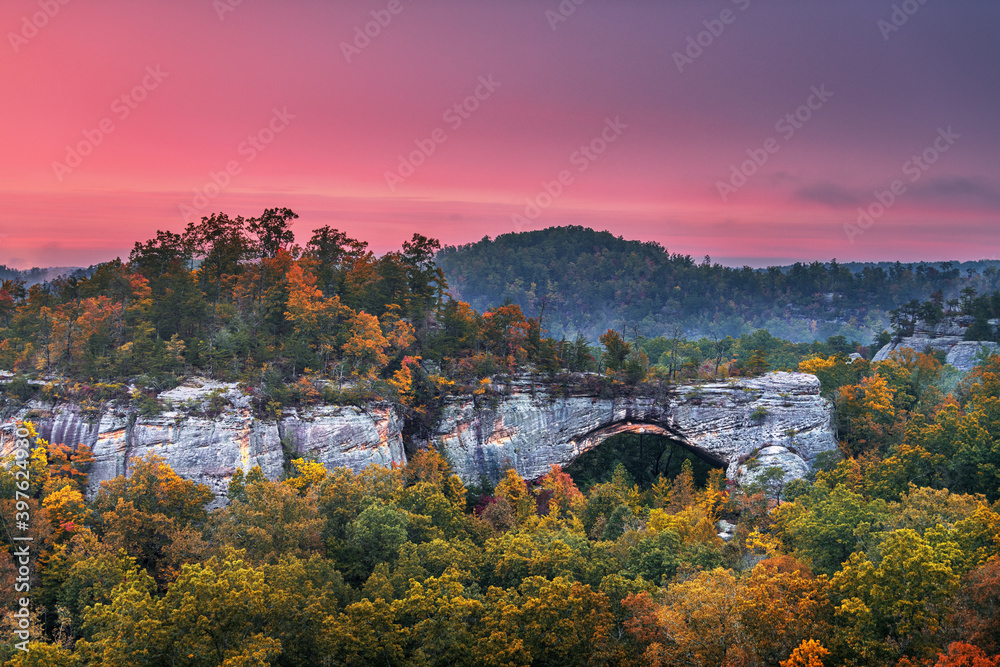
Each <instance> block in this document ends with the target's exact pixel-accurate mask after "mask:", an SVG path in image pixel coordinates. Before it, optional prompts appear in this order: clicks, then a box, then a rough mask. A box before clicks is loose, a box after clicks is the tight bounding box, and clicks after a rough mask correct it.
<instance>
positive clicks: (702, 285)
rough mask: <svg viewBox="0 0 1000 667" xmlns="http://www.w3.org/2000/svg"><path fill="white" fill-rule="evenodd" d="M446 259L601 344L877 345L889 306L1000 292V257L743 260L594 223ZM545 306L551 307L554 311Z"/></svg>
mask: <svg viewBox="0 0 1000 667" xmlns="http://www.w3.org/2000/svg"><path fill="white" fill-rule="evenodd" d="M436 261H437V263H438V265H439V266H440V267H441V268H442V269H443V270H444V272H445V275H446V277H447V279H448V284H449V288H450V291H451V293H452V295H453V296H454V297H455V298H458V299H461V300H464V301H467V302H469V303H470V305H472V306H473V307H474V308H476V309H478V310H485V309H486V308H489V307H490V306H493V305H498V304H502V303H504V302H505V301H509V302H511V303H515V304H517V305H519V306H520V307H521V308H522V309H523V310H524V311H525V313H526V314H528V315H539V314H543V315H544V322H543V325H544V326H545V327H546V328H547V329H548V330H549V331H550V332H551V333H552V334H553V335H555V336H556V337H560V336H563V335H565V336H567V337H573V336H575V335H577V334H582V335H584V336H585V337H587V338H589V339H591V340H596V338H597V336H599V335H600V334H601V333H603V332H604V331H605V330H607V329H609V328H614V329H617V330H619V331H622V330H625V331H626V333H629V334H630V335H633V334H639V335H644V336H657V335H664V334H668V333H670V332H671V331H672V330H674V329H677V328H679V329H680V331H681V332H682V333H684V334H686V335H688V336H698V335H708V336H711V335H721V336H725V335H740V334H741V333H747V332H751V331H754V330H756V329H761V328H766V329H768V331H770V332H771V333H772V334H773V335H775V336H779V337H782V338H785V339H787V340H792V341H796V342H804V341H811V340H825V339H826V338H828V337H829V336H834V335H843V336H845V337H847V338H848V339H849V340H850V339H853V340H858V341H860V342H863V343H864V342H868V341H870V340H872V339H873V338H874V337H875V336H877V335H878V334H879V333H881V332H882V331H883V330H884V329H887V328H888V324H889V323H888V311H890V310H892V309H894V308H896V307H898V306H899V305H900V304H901V303H904V302H906V301H909V300H911V299H921V300H923V299H926V298H927V297H928V296H929V295H930V294H931V293H932V292H936V291H941V292H943V293H944V294H945V297H946V298H950V297H953V296H957V295H958V293H959V292H960V291H961V289H962V288H964V287H967V286H973V287H974V288H976V289H978V290H979V291H980V292H986V291H992V290H995V289H997V288H1000V261H996V260H982V261H979V262H964V263H959V262H927V263H917V264H914V263H906V264H904V263H900V262H871V263H861V262H852V263H849V264H841V263H838V262H836V260H831V261H830V262H818V261H817V262H811V263H803V262H798V263H795V264H790V265H785V266H772V267H768V268H763V269H752V268H750V267H742V268H733V267H727V266H723V265H722V264H718V263H712V262H711V259H710V258H709V257H705V258H703V259H700V260H696V259H695V258H692V257H691V256H689V255H682V254H679V253H671V252H670V251H669V250H668V249H667V248H664V247H663V246H662V245H660V244H659V243H656V242H651V241H630V240H626V239H624V238H622V237H621V236H615V235H613V234H611V233H610V232H607V231H596V230H594V229H590V228H586V227H582V226H566V227H549V228H547V229H542V230H535V231H528V232H520V233H508V234H502V235H500V236H497V237H496V238H493V239H491V238H489V237H484V238H483V239H481V240H479V241H476V242H474V243H467V244H464V245H460V246H445V247H444V248H443V249H442V250H441V251H440V252H439V253H438V255H437V257H436ZM543 310H544V312H543Z"/></svg>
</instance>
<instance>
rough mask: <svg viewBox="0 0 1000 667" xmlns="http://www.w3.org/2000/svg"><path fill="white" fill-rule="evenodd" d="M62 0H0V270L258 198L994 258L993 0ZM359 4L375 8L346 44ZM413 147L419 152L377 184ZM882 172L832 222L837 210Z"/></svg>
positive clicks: (99, 254) (752, 252)
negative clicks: (821, 95)
mask: <svg viewBox="0 0 1000 667" xmlns="http://www.w3.org/2000/svg"><path fill="white" fill-rule="evenodd" d="M63 1H64V2H65V4H59V2H58V0H34V1H29V0H9V1H8V2H6V3H4V4H3V5H2V6H0V29H2V31H3V33H4V40H3V42H4V43H3V44H2V45H0V90H2V91H3V93H4V95H3V97H4V103H3V104H2V105H0V198H2V203H3V205H2V206H0V264H6V265H8V266H11V267H17V268H27V267H30V266H51V265H88V264H92V263H96V262H99V261H104V260H107V259H111V258H113V257H115V256H122V257H126V256H127V255H128V252H129V250H130V248H131V247H132V245H133V243H134V242H135V241H138V240H145V239H146V238H148V237H150V236H152V235H153V234H154V233H155V231H156V230H157V229H170V230H173V231H180V230H182V229H183V227H184V226H185V224H186V222H187V221H188V220H191V219H194V216H196V215H207V214H209V213H211V212H214V211H225V212H227V213H229V214H231V215H236V214H242V215H245V216H251V215H256V214H259V213H260V212H261V211H262V210H263V209H264V208H266V207H274V206H287V207H290V208H292V209H293V210H295V211H296V212H297V213H299V215H300V219H299V220H298V221H297V223H296V226H295V229H296V232H297V234H298V238H299V240H300V241H301V242H304V241H305V240H307V239H308V236H309V232H310V230H312V229H314V228H317V227H320V226H322V225H325V224H330V225H333V226H335V227H338V228H340V229H343V230H345V231H347V232H348V233H349V234H351V235H353V236H356V237H358V238H361V239H364V240H367V241H369V242H370V244H371V246H372V248H373V249H375V250H376V251H385V250H389V249H392V248H395V247H398V245H399V243H400V242H401V241H402V240H404V239H405V238H408V237H409V236H410V235H411V234H412V233H413V232H414V231H419V232H421V233H423V234H426V235H429V236H434V237H437V238H439V239H441V241H442V242H444V243H449V244H457V243H465V242H469V241H475V240H478V239H480V238H482V237H483V236H484V235H490V236H495V235H497V234H502V233H506V232H511V231H520V230H526V229H536V228H541V227H546V226H551V225H561V224H582V225H587V226H592V227H595V228H598V229H608V230H609V231H611V232H613V233H615V234H618V235H622V236H625V237H626V238H638V239H643V240H655V241H658V242H660V243H662V244H663V245H664V246H666V247H667V248H668V249H669V250H670V251H672V252H682V253H688V254H691V255H694V256H696V257H698V258H700V257H701V256H703V255H705V254H710V255H711V256H712V257H713V258H714V259H715V260H717V261H723V262H726V263H735V264H742V263H744V262H745V263H750V264H752V265H763V264H767V263H771V262H775V263H785V262H789V261H796V260H813V259H820V260H829V259H831V258H834V257H836V258H837V259H838V260H840V261H850V260H896V259H900V260H903V261H913V260H920V259H927V260H936V259H960V260H965V259H981V258H997V249H996V246H997V240H998V233H997V229H998V227H997V223H998V222H1000V183H998V181H1000V178H998V173H997V171H998V169H997V157H996V156H997V155H1000V126H998V124H997V122H996V109H997V108H1000V104H998V102H1000V88H998V87H997V86H996V80H997V73H998V71H997V70H998V63H1000V46H998V45H997V42H996V40H995V35H994V26H995V25H996V24H997V21H996V19H998V18H1000V9H998V7H997V6H996V5H992V4H991V5H985V4H984V3H978V2H973V1H971V0H970V1H968V2H966V1H963V0H957V1H956V2H949V3H942V2H939V3H927V4H925V5H922V6H920V8H919V10H918V11H917V12H916V13H915V14H913V15H912V16H909V17H907V19H906V21H905V23H903V24H902V25H901V26H899V30H893V31H890V32H886V31H885V29H884V24H883V25H882V26H880V24H879V21H880V20H882V21H885V20H891V16H892V14H891V12H892V5H893V3H892V2H882V1H876V2H870V1H865V2H862V1H861V0H846V1H845V2H838V3H836V4H834V3H800V2H792V1H791V0H780V1H779V0H775V1H774V2H769V3H764V2H763V0H718V1H715V0H713V1H710V2H696V1H695V0H690V1H682V0H676V1H674V0H666V1H664V2H655V3H654V2H640V1H639V0H619V1H617V2H611V1H610V0H608V1H604V2H602V1H601V0H588V2H586V3H584V4H582V5H579V6H576V10H575V12H573V14H572V15H571V16H568V17H566V20H565V21H560V22H558V23H555V22H553V19H552V18H551V17H552V16H553V15H554V14H549V15H548V16H547V15H546V12H547V11H549V12H558V11H559V9H558V8H559V6H560V4H559V2H557V1H556V0H542V1H541V2H533V1H532V2H528V1H527V0H523V1H522V0H510V1H508V2H503V3H501V2H499V1H485V0H484V1H476V2H472V1H468V0H466V1H463V2H459V1H458V0H453V1H444V0H436V1H435V0H421V1H420V2H412V1H411V0H399V1H398V4H392V3H390V2H389V1H388V0H385V1H382V0H374V1H373V2H340V3H325V2H319V1H318V0H317V1H314V2H285V3H279V2H277V1H276V0H275V1H266V0H243V2H241V3H240V4H238V5H235V6H231V9H232V11H226V12H224V13H222V15H221V18H220V14H219V11H220V7H225V6H230V3H231V2H232V0H218V1H217V2H215V3H213V2H212V0H198V1H178V2H171V3H165V2H162V3H131V2H123V1H121V0H107V1H104V2H101V3H85V2H82V1H81V0H63ZM50 5H51V6H50ZM390 5H391V6H392V8H395V9H396V10H398V12H397V13H396V14H388V9H387V8H389V7H390ZM46 6H49V12H50V13H51V14H52V16H46V15H44V14H40V12H43V11H44V7H46ZM564 6H565V4H564ZM55 7H58V11H54V10H53V8H55ZM373 11H374V12H376V14H378V15H381V16H382V18H383V20H384V19H385V17H386V16H391V21H390V22H389V23H388V24H387V25H385V26H384V27H381V29H380V31H379V34H378V35H377V36H376V37H374V38H372V39H371V40H370V43H369V44H368V45H367V46H364V48H362V49H358V50H357V51H354V52H352V53H350V54H349V55H350V62H348V58H347V57H346V56H345V54H344V51H343V46H342V44H343V43H345V42H351V41H352V40H353V38H354V34H355V29H356V28H359V27H360V28H362V29H363V28H364V26H365V24H366V22H369V21H372V20H373V17H372V14H371V12H373ZM723 12H728V14H725V15H724V14H723ZM722 17H724V18H726V19H729V22H728V23H727V24H724V25H723V29H722V31H721V34H718V35H717V36H712V38H711V40H708V38H707V37H706V36H705V35H702V36H701V37H702V39H703V41H705V42H709V41H710V42H711V43H709V44H708V46H706V47H704V48H703V52H702V53H701V54H699V55H697V57H695V58H693V59H692V60H691V61H690V62H687V63H682V68H681V69H682V70H683V71H679V68H678V65H677V59H676V56H675V53H676V52H684V50H685V49H686V47H687V46H688V38H689V37H691V38H693V39H697V38H698V37H699V33H702V32H703V31H705V30H707V29H710V28H714V29H716V31H718V27H719V25H721V24H720V23H719V21H718V19H720V18H722ZM706 21H707V22H708V23H709V25H708V26H706V24H705V22H706ZM26 22H27V23H26ZM32 22H33V23H34V24H35V25H32ZM36 25H41V27H38V28H37V30H34V29H33V28H35V27H36ZM553 26H555V29H553ZM373 31H374V30H373ZM706 34H707V33H706ZM886 35H887V36H888V39H886ZM692 53H693V52H692ZM483 80H490V81H492V82H493V83H491V84H490V85H489V86H485V85H484V84H482V83H481V81H483ZM824 86H825V88H823V87H824ZM813 87H817V89H819V88H823V89H824V90H827V91H829V92H830V93H832V97H829V99H827V100H825V101H823V102H822V103H820V102H819V100H818V98H813V99H812V102H813V104H814V106H815V107H817V108H815V109H814V110H812V111H810V112H809V114H808V115H810V116H811V117H810V118H808V120H806V121H805V122H803V123H801V126H800V127H798V128H795V132H794V134H793V135H791V136H788V133H787V130H780V129H779V128H778V127H776V122H777V121H779V120H780V119H782V118H783V117H784V116H785V114H787V113H789V112H794V111H795V110H796V109H797V108H799V107H800V106H801V105H803V104H806V103H807V102H808V101H809V100H810V95H812V94H813V93H812V92H811V91H812V89H813ZM477 90H478V92H479V95H480V99H475V97H474V96H475V94H476V92H477ZM123 95H124V96H125V98H123V97H122V96H123ZM470 96H473V97H472V98H470ZM133 98H143V99H141V100H140V99H133ZM467 98H470V101H469V105H468V106H469V107H470V108H471V107H478V108H475V109H474V110H471V111H466V112H463V114H464V117H462V116H458V115H455V113H454V112H452V113H451V114H447V115H446V111H447V110H449V109H451V108H452V107H453V106H454V105H455V104H461V103H462V102H463V101H464V100H466V99H467ZM803 113H804V112H803ZM615 119H617V125H616V123H615ZM459 121H460V122H459ZM609 123H610V125H609ZM611 126H616V127H617V129H611ZM786 127H787V126H786ZM102 128H103V129H102ZM947 128H951V129H952V136H953V137H955V136H956V135H957V138H953V139H952V140H951V142H950V143H948V142H945V143H942V142H939V144H938V145H939V147H944V146H947V151H945V152H939V153H938V159H937V161H936V162H935V163H934V164H933V165H926V166H927V169H926V170H925V171H924V170H920V171H919V178H917V179H916V180H912V177H913V174H914V173H916V172H912V169H911V173H909V174H908V173H907V172H906V171H905V169H906V163H907V161H908V160H910V159H911V157H912V156H914V155H919V154H921V153H922V152H923V151H925V149H930V148H931V147H933V146H934V142H935V140H936V139H937V138H938V137H939V129H944V130H947ZM108 129H111V131H110V132H108V131H107V130H108ZM435 130H437V134H434V133H435ZM602 132H603V133H604V137H603V138H601V137H602ZM269 133H270V134H269ZM253 135H258V136H259V138H258V140H257V141H261V140H264V141H266V140H270V143H267V144H266V145H265V144H263V143H258V145H257V148H254V147H253V144H252V143H251V142H250V141H248V138H250V137H251V136H253ZM433 137H437V138H438V142H434V140H433ZM442 138H443V142H442V141H441V139H442ZM769 138H773V139H774V143H773V144H771V146H772V149H773V148H774V147H775V146H776V147H777V150H776V152H772V153H769V154H767V160H766V162H764V164H763V165H762V166H760V167H759V168H758V169H757V170H756V173H754V174H753V175H752V176H750V177H749V178H748V179H747V183H746V184H745V185H743V186H741V187H739V188H738V189H737V190H736V191H735V192H731V193H729V194H728V196H727V198H726V200H725V201H724V200H723V198H722V197H721V196H720V193H719V189H718V182H719V181H721V180H726V179H728V178H729V177H730V169H731V165H733V164H739V163H741V162H742V161H744V160H747V159H749V157H750V156H749V155H748V153H747V151H752V152H754V154H756V155H757V156H758V157H759V156H761V155H762V153H761V150H763V147H764V146H765V142H766V141H767V140H768V139H769ZM609 139H613V140H612V141H605V140H609ZM416 142H422V143H423V145H424V146H430V145H433V147H434V150H433V154H431V155H429V156H427V157H426V158H424V160H423V164H421V165H420V166H418V167H416V168H415V169H414V171H413V173H412V175H408V176H407V177H406V178H405V179H403V180H402V182H400V181H399V180H395V182H394V183H393V187H391V188H390V186H389V185H387V180H386V173H387V172H390V171H394V170H397V168H398V166H399V161H400V155H406V154H409V153H411V152H412V151H414V150H417V143H416ZM592 142H593V146H594V147H595V149H600V148H602V142H603V143H606V148H604V150H603V152H602V153H601V154H600V155H596V154H592V158H591V157H586V156H584V154H583V153H581V152H578V151H579V150H580V148H581V146H586V145H588V144H591V143H592ZM68 147H76V148H80V149H81V152H87V153H88V154H87V155H85V156H81V157H80V160H79V162H78V163H76V162H75V161H74V158H72V157H70V156H68V155H67V148H68ZM935 150H936V149H935ZM251 156H252V159H251ZM56 163H59V164H56ZM60 165H66V166H65V168H64V167H63V166H60ZM73 165H75V166H73ZM227 167H231V168H232V169H231V170H232V172H233V174H232V175H226V176H218V177H217V180H218V181H220V182H222V183H223V185H224V187H222V188H221V189H220V190H221V191H220V192H218V193H217V194H216V193H215V191H214V189H213V188H214V186H212V185H210V184H211V183H212V178H211V174H213V173H215V174H217V175H218V174H220V173H221V172H224V171H225V170H226V169H227ZM584 167H586V168H585V170H583V168H584ZM563 172H566V173H564V174H563V176H564V178H565V179H566V183H565V185H563V186H561V192H558V196H556V197H555V198H554V201H553V202H552V203H551V205H550V206H548V207H547V208H545V209H544V210H541V211H540V214H539V215H538V216H537V217H536V218H535V219H534V220H528V221H527V222H528V224H527V225H524V224H522V223H521V222H519V221H517V220H515V219H512V216H513V215H514V214H518V213H520V214H521V215H524V213H525V207H526V200H527V199H529V198H530V199H537V197H538V196H539V195H540V194H541V193H544V192H545V190H544V184H545V183H550V184H551V183H553V182H557V181H558V179H559V177H560V174H561V173H563ZM397 175H398V173H397ZM897 179H898V180H900V181H902V182H903V184H905V191H904V192H903V193H902V194H901V195H899V196H898V197H896V201H895V202H893V204H892V205H891V206H890V207H889V208H888V210H887V211H886V212H885V214H884V215H883V216H882V217H880V218H879V219H878V220H876V221H875V224H873V225H872V226H870V227H869V228H868V229H866V230H864V231H863V233H862V234H854V238H853V242H852V241H851V240H850V239H849V238H848V236H849V235H848V234H847V233H845V229H844V225H845V223H846V224H850V223H854V222H855V221H856V219H857V217H858V215H857V210H858V207H859V206H864V207H869V206H870V205H872V204H873V203H874V202H876V199H875V193H876V191H885V190H887V189H889V188H890V186H891V184H892V182H893V181H894V180H897ZM206 186H208V194H212V195H214V196H212V197H210V198H205V199H204V200H199V198H198V196H197V194H196V191H198V192H200V193H205V188H206ZM553 188H556V186H552V185H550V189H552V190H553V192H555V191H556V189H553ZM542 202H543V203H544V202H545V197H544V196H543V197H542ZM185 207H186V208H185Z"/></svg>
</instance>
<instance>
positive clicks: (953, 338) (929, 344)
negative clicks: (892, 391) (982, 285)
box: [872, 317, 1000, 373]
mask: <svg viewBox="0 0 1000 667" xmlns="http://www.w3.org/2000/svg"><path fill="white" fill-rule="evenodd" d="M971 323H972V320H971V318H967V317H948V318H945V320H944V321H943V322H941V323H940V324H936V325H934V326H928V325H927V324H926V323H922V322H921V323H918V324H917V325H916V326H915V327H914V330H913V335H912V336H905V337H903V338H901V339H899V341H898V342H897V341H890V342H889V343H887V344H886V345H885V346H884V347H883V348H882V349H881V350H879V351H878V352H877V353H875V357H874V358H873V359H872V361H885V360H886V359H888V358H889V354H891V353H892V352H894V351H896V350H901V349H903V348H907V347H908V348H911V349H913V350H915V351H917V352H923V351H924V350H926V349H927V348H930V349H932V350H941V351H943V352H944V353H945V355H946V357H945V362H946V363H948V364H951V365H952V366H954V367H955V368H956V369H958V370H960V371H962V372H963V373H967V372H969V371H971V370H972V369H973V368H974V367H975V365H976V362H977V357H978V356H979V355H981V354H982V353H984V352H986V353H997V352H1000V345H998V344H997V343H992V342H989V341H967V340H964V337H965V331H966V328H968V326H969V325H970V324H971Z"/></svg>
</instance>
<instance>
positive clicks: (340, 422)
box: [0, 379, 406, 498]
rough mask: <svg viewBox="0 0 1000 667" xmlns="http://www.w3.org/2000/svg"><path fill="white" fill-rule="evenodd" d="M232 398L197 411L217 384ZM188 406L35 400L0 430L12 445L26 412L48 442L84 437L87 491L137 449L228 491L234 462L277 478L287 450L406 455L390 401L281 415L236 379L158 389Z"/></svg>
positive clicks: (353, 457) (356, 457) (353, 458)
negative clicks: (212, 410) (210, 412)
mask: <svg viewBox="0 0 1000 667" xmlns="http://www.w3.org/2000/svg"><path fill="white" fill-rule="evenodd" d="M219 390H221V394H222V396H223V397H225V398H226V399H227V401H228V405H227V406H226V407H225V408H224V409H222V411H221V412H220V413H219V414H218V415H217V416H213V417H209V416H199V415H198V414H194V413H196V412H197V411H199V410H201V409H203V408H204V407H205V402H206V400H207V399H208V397H209V396H210V395H211V394H212V392H218V391H219ZM159 398H160V401H161V402H163V403H175V404H177V403H180V404H181V405H182V406H183V407H182V408H180V409H177V410H169V411H166V412H163V413H160V414H158V415H156V416H141V415H138V414H137V413H136V412H135V409H134V407H133V406H131V405H114V406H112V407H110V408H108V409H107V410H105V411H103V412H99V413H97V414H87V413H85V412H83V411H81V409H80V407H79V406H76V405H72V404H64V405H58V406H54V407H53V406H48V405H44V404H40V403H31V404H29V405H28V406H26V407H25V408H24V409H22V410H19V411H18V412H17V413H15V414H13V415H11V416H10V417H9V418H8V419H6V420H5V422H4V428H3V430H2V432H0V440H2V442H0V447H2V451H3V454H7V453H8V450H9V449H10V448H11V447H12V438H11V435H12V433H13V424H14V422H16V421H19V420H24V419H28V420H31V421H33V422H35V423H36V424H37V425H38V427H39V435H40V436H41V437H42V438H45V439H46V440H48V441H50V442H61V443H72V444H74V445H75V444H77V443H83V444H85V445H87V446H89V447H90V448H91V449H92V450H93V452H94V464H93V466H92V468H91V471H90V485H89V489H88V491H89V493H90V494H91V495H93V494H94V493H96V491H97V488H98V486H99V485H100V483H101V482H102V481H104V480H108V479H113V478H114V477H117V476H118V475H123V474H128V463H129V461H130V460H131V459H132V458H133V457H137V456H139V457H141V456H146V455H148V454H158V455H159V456H162V457H163V458H164V459H166V461H167V463H168V464H169V465H170V466H171V467H172V468H173V469H174V470H175V471H176V472H177V474H179V475H181V476H182V477H184V478H186V479H193V480H195V481H197V482H200V483H202V484H206V485H208V486H209V487H210V488H211V489H212V491H213V492H214V493H215V494H216V496H217V497H220V498H221V497H223V496H224V495H225V493H226V490H227V488H228V486H229V480H230V479H231V478H232V475H233V473H235V472H236V469H237V468H242V469H243V470H249V469H250V468H252V467H254V466H257V465H259V466H260V467H261V470H262V471H263V472H264V474H265V475H266V476H267V477H268V478H270V479H275V478H277V477H279V476H280V475H281V474H282V472H283V470H284V465H285V461H286V459H287V458H289V457H296V458H297V457H300V456H307V457H310V458H314V459H315V460H317V461H320V462H322V463H323V464H324V465H326V466H327V467H328V468H335V467H340V466H346V467H348V468H352V469H354V470H360V469H362V468H364V467H365V466H367V465H370V464H373V463H380V464H383V465H390V464H392V463H393V462H396V463H403V462H405V461H406V454H405V452H404V450H403V438H402V422H401V420H400V419H399V418H398V416H397V415H396V413H395V411H393V410H392V409H390V408H389V407H378V406H371V407H369V408H367V409H364V410H362V409H359V408H356V407H353V406H321V407H317V408H313V409H309V410H291V411H288V412H286V414H285V416H284V417H283V418H282V419H281V420H280V421H263V420H260V419H257V418H256V417H254V416H253V415H252V413H251V412H250V410H249V406H248V402H247V401H246V398H245V397H244V396H242V394H241V393H240V392H239V390H237V389H236V386H235V385H223V384H221V383H213V382H209V381H203V380H197V379H196V380H194V381H191V382H189V383H188V386H182V387H178V388H176V389H174V390H171V391H169V392H163V393H162V394H160V396H159Z"/></svg>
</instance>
